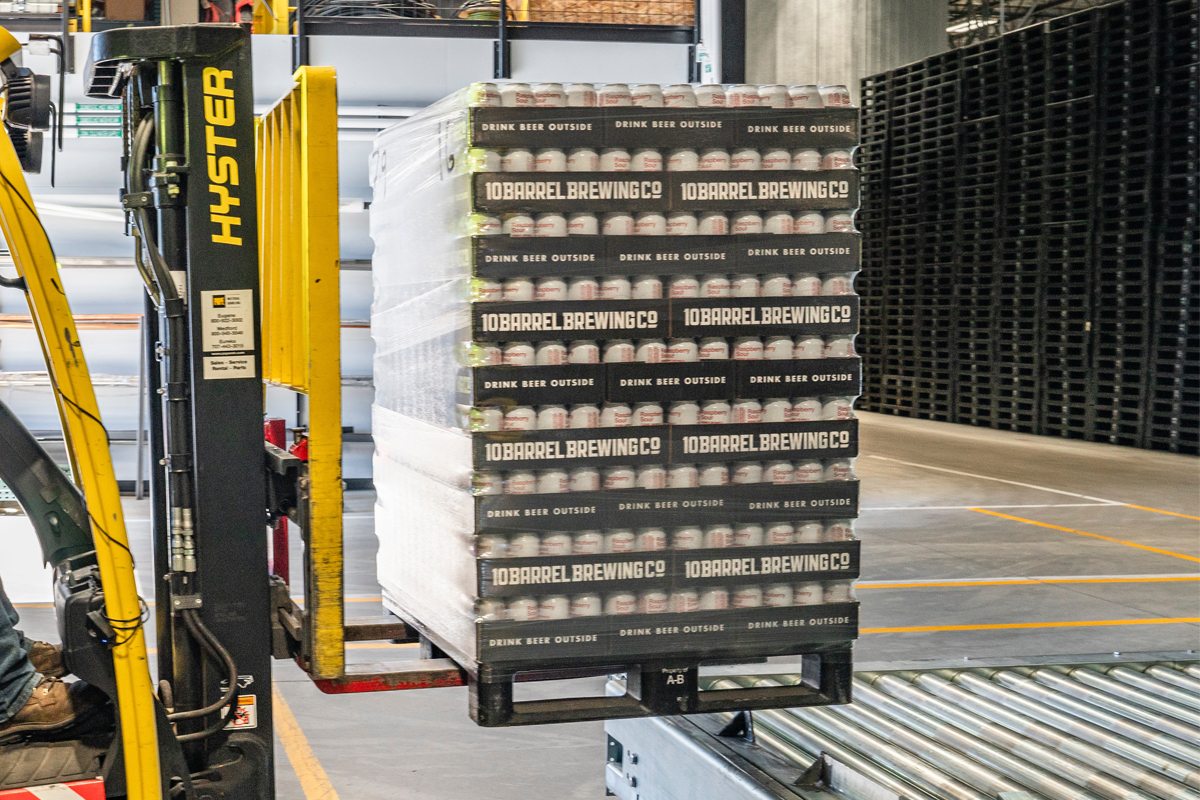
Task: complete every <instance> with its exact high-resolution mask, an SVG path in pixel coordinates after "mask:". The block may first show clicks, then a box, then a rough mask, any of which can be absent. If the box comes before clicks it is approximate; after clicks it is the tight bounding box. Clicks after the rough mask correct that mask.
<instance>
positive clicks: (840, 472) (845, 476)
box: [825, 458, 854, 481]
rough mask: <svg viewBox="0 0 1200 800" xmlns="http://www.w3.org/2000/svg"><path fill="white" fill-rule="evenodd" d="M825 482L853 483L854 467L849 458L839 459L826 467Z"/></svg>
mask: <svg viewBox="0 0 1200 800" xmlns="http://www.w3.org/2000/svg"><path fill="white" fill-rule="evenodd" d="M825 480H827V481H852V480H854V465H853V464H852V463H850V459H848V458H837V459H834V460H833V461H830V462H829V463H828V464H827V465H826V467H825Z"/></svg>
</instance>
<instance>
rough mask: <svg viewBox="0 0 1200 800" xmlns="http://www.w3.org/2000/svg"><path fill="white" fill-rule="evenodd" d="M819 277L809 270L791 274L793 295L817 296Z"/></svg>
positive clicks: (819, 283)
mask: <svg viewBox="0 0 1200 800" xmlns="http://www.w3.org/2000/svg"><path fill="white" fill-rule="evenodd" d="M820 294H821V279H820V278H819V277H818V276H816V275H814V274H812V273H811V272H797V273H796V274H795V275H793V276H792V296H793V297H819V296H820Z"/></svg>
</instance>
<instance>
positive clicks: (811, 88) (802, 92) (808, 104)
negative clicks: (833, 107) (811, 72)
mask: <svg viewBox="0 0 1200 800" xmlns="http://www.w3.org/2000/svg"><path fill="white" fill-rule="evenodd" d="M788 97H790V98H791V99H792V108H821V107H822V106H824V105H825V101H824V100H822V99H821V91H820V89H818V88H817V86H816V85H814V84H811V83H805V84H800V85H797V86H789V87H788Z"/></svg>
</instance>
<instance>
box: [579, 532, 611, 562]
mask: <svg viewBox="0 0 1200 800" xmlns="http://www.w3.org/2000/svg"><path fill="white" fill-rule="evenodd" d="M603 551H604V534H602V533H600V531H577V532H576V533H575V535H574V536H573V537H571V554H572V555H576V556H590V555H596V554H597V553H601V552H603Z"/></svg>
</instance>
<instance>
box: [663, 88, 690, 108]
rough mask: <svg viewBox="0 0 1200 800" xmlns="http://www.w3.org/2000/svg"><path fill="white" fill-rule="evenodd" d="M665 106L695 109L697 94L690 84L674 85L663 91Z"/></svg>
mask: <svg viewBox="0 0 1200 800" xmlns="http://www.w3.org/2000/svg"><path fill="white" fill-rule="evenodd" d="M662 99H663V105H664V106H665V107H667V108H695V107H696V92H695V91H694V90H693V89H692V86H691V84H688V83H673V84H671V85H670V86H664V87H663V90H662Z"/></svg>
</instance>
